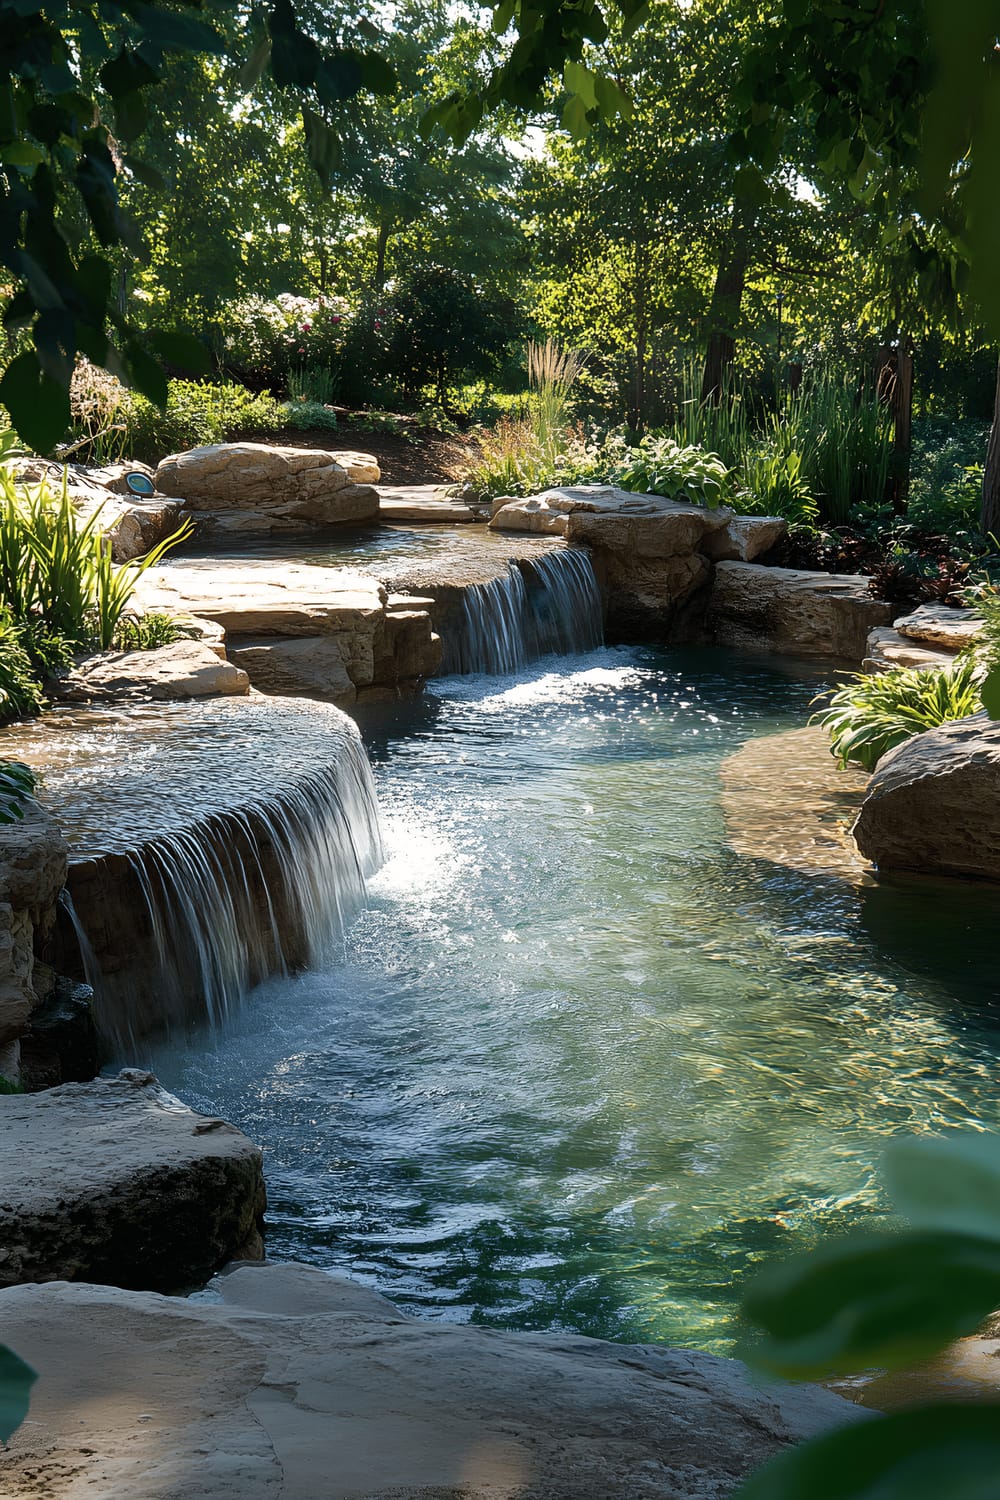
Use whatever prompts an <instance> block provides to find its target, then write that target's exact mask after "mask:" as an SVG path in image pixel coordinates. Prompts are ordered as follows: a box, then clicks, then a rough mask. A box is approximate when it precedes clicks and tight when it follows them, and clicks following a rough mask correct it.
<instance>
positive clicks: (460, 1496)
mask: <svg viewBox="0 0 1000 1500" xmlns="http://www.w3.org/2000/svg"><path fill="white" fill-rule="evenodd" d="M212 1286H213V1290H215V1291H217V1292H218V1294H219V1296H220V1298H221V1302H220V1303H217V1304H205V1303H197V1304H196V1303H191V1302H184V1301H178V1300H177V1299H170V1298H164V1297H157V1296H152V1295H149V1294H148V1293H135V1292H124V1291H117V1290H112V1289H109V1288H106V1287H95V1286H66V1285H55V1286H46V1287H18V1288H15V1289H13V1290H11V1291H8V1292H5V1293H3V1294H2V1295H0V1325H2V1327H3V1330H4V1337H5V1339H7V1340H9V1342H10V1343H11V1345H12V1346H13V1347H15V1348H17V1350H18V1352H19V1353H21V1354H22V1355H23V1356H24V1357H25V1358H26V1359H27V1360H28V1361H29V1362H30V1363H31V1364H32V1365H33V1366H34V1368H35V1369H37V1370H38V1371H39V1376H40V1378H39V1381H38V1384H37V1385H36V1387H35V1391H34V1393H33V1399H32V1407H31V1417H30V1420H29V1421H28V1422H27V1423H26V1424H25V1425H24V1426H23V1427H22V1428H21V1429H20V1431H19V1432H18V1433H17V1434H15V1437H14V1439H13V1443H12V1445H11V1447H10V1449H9V1450H8V1451H7V1452H6V1453H5V1454H3V1455H2V1456H0V1483H2V1485H3V1490H4V1495H5V1496H7V1497H9V1500H28V1497H31V1500H35V1497H37V1496H38V1495H40V1494H41V1493H42V1491H43V1489H44V1493H45V1494H46V1495H49V1496H53V1497H66V1500H70V1497H72V1496H74V1495H76V1494H77V1493H82V1488H81V1487H82V1486H83V1485H86V1487H87V1490H88V1493H90V1492H91V1491H92V1492H93V1493H95V1494H97V1493H99V1494H100V1495H101V1496H102V1497H104V1500H134V1497H135V1496H137V1495H142V1496H143V1497H144V1500H178V1497H180V1496H185V1495H194V1494H195V1493H197V1494H198V1495H200V1496H203V1497H205V1500H237V1497H238V1500H265V1497H266V1500H277V1497H278V1496H279V1495H280V1496H281V1500H317V1497H320V1496H322V1497H323V1500H514V1497H515V1496H516V1497H518V1500H610V1497H611V1496H621V1497H623V1500H624V1497H626V1496H627V1497H628V1500H724V1497H725V1496H728V1495H729V1494H730V1493H731V1492H732V1489H733V1487H734V1485H735V1483H736V1481H737V1480H738V1479H739V1478H741V1477H742V1476H743V1475H744V1474H745V1473H747V1472H748V1471H749V1470H750V1469H752V1468H754V1467H755V1466H756V1465H757V1464H759V1463H760V1462H762V1461H763V1460H764V1459H766V1458H769V1457H770V1456H771V1455H772V1454H774V1453H776V1452H778V1451H780V1450H781V1449H783V1448H784V1447H786V1446H787V1445H789V1444H790V1443H793V1442H797V1441H800V1440H801V1439H803V1438H806V1437H809V1436H812V1435H813V1434H814V1433H816V1432H819V1431H823V1430H824V1429H828V1428H831V1427H834V1426H838V1425H842V1424H843V1425H846V1424H848V1423H852V1422H857V1421H864V1420H866V1419H867V1418H868V1417H869V1416H870V1414H869V1413H865V1412H863V1411H862V1410H860V1409H859V1408H858V1407H856V1406H852V1405H851V1404H849V1403H848V1402H846V1401H844V1400H843V1399H842V1398H841V1397H839V1396H835V1395H833V1394H831V1393H830V1392H829V1391H823V1390H819V1389H818V1388H816V1387H810V1386H796V1387H792V1386H784V1387H780V1388H778V1387H774V1386H771V1387H766V1386H765V1387H761V1386H758V1385H757V1384H756V1383H755V1382H754V1381H753V1379H752V1378H751V1377H750V1375H749V1372H748V1371H747V1370H746V1369H745V1368H744V1367H743V1366H742V1365H739V1364H737V1363H736V1362H735V1361H734V1360H726V1359H718V1358H715V1357H713V1356H711V1355H706V1354H698V1353H693V1352H690V1351H686V1350H674V1349H668V1348H661V1347H653V1346H649V1345H626V1344H609V1343H604V1342H602V1341H600V1340H598V1339H588V1338H580V1337H574V1336H573V1335H569V1334H529V1333H501V1332H497V1331H495V1330H492V1329H486V1328H475V1327H470V1326H457V1325H454V1324H446V1323H438V1322H418V1321H416V1320H413V1319H410V1318H406V1317H403V1316H402V1315H401V1314H400V1313H399V1312H398V1311H397V1310H396V1309H395V1308H393V1307H392V1305H391V1304H390V1303H388V1302H386V1301H385V1299H384V1298H382V1297H380V1296H379V1295H378V1294H377V1293H375V1292H372V1291H370V1290H368V1289H366V1288H364V1287H359V1286H357V1285H355V1284H353V1283H351V1282H346V1281H344V1280H343V1279H341V1278H336V1277H332V1276H329V1275H326V1274H325V1273H324V1272H322V1271H320V1270H317V1269H315V1268H312V1267H307V1266H297V1265H276V1266H275V1265H271V1266H261V1267H244V1268H239V1269H237V1270H235V1271H233V1272H232V1274H230V1275H228V1276H223V1277H220V1278H219V1279H218V1280H217V1281H215V1282H213V1284H212ZM123 1371H127V1372H128V1374H127V1379H123V1378H122V1372H123ZM81 1391H84V1392H86V1397H87V1404H86V1407H85V1408H83V1409H81V1406H80V1399H81ZM81 1410H85V1413H86V1430H85V1431H84V1430H83V1429H81V1426H80V1418H81ZM81 1449H83V1450H84V1451H83V1452H82V1453H81Z"/></svg>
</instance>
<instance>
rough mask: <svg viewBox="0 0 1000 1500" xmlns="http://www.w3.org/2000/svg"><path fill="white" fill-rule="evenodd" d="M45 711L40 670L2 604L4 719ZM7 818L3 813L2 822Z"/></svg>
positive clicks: (0, 693)
mask: <svg viewBox="0 0 1000 1500" xmlns="http://www.w3.org/2000/svg"><path fill="white" fill-rule="evenodd" d="M41 711H42V690H41V686H40V684H39V680H38V674H37V673H36V671H35V668H34V667H33V665H32V661H31V657H30V656H29V655H28V652H27V651H26V650H25V647H24V642H23V640H22V639H21V632H20V629H19V628H18V626H17V624H16V622H15V621H14V619H13V618H12V616H11V613H10V611H9V610H8V609H3V608H0V723H3V724H9V723H10V722H11V721H12V720H13V719H31V718H34V717H35V715H36V714H39V713H41ZM6 821H7V819H5V818H3V817H2V816H0V822H6Z"/></svg>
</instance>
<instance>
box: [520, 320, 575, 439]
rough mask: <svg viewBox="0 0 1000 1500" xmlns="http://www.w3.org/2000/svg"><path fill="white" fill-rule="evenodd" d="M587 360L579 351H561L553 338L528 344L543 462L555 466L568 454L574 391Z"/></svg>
mask: <svg viewBox="0 0 1000 1500" xmlns="http://www.w3.org/2000/svg"><path fill="white" fill-rule="evenodd" d="M585 365H586V359H585V358H584V356H583V355H582V354H581V353H580V351H579V350H578V349H561V348H560V347H559V345H558V344H557V343H555V341H554V340H553V339H546V341H545V343H544V344H536V343H534V342H533V341H529V343H528V385H529V386H530V388H531V390H532V392H533V393H534V400H533V402H532V422H533V425H534V437H535V444H536V447H537V448H538V451H539V453H540V454H541V457H542V459H543V460H545V461H547V462H548V463H549V464H550V465H552V466H554V465H555V463H556V460H557V459H558V458H559V456H560V454H562V453H563V452H564V451H565V448H566V437H567V431H568V428H569V417H570V392H571V391H572V389H573V386H574V384H575V382H576V380H577V378H578V376H579V375H580V374H581V372H582V370H583V368H584V366H585Z"/></svg>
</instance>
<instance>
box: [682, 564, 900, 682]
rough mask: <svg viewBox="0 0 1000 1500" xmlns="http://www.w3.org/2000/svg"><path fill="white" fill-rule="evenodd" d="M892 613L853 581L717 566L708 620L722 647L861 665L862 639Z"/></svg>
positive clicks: (857, 577) (859, 580)
mask: <svg viewBox="0 0 1000 1500" xmlns="http://www.w3.org/2000/svg"><path fill="white" fill-rule="evenodd" d="M893 613H894V610H893V606H892V605H891V604H886V603H885V602H884V601H883V600H881V599H874V598H873V597H872V595H871V594H870V593H869V591H868V579H867V578H865V577H864V576H863V575H862V574H857V573H815V572H808V571H805V570H802V569H798V568H766V567H762V566H761V565H760V564H758V563H744V562H720V563H719V564H718V566H717V568H716V570H715V583H714V586H713V588H712V595H711V599H710V601H709V607H708V618H709V623H710V625H711V628H712V630H713V633H714V636H715V639H716V640H717V641H718V642H719V643H720V645H725V646H745V647H756V648H757V649H764V650H767V651H784V652H787V653H789V654H790V655H799V656H831V657H835V658H838V659H840V660H842V661H851V662H860V661H863V660H864V658H865V656H866V655H867V654H868V651H867V646H868V635H869V633H870V631H872V630H874V629H875V628H876V627H877V626H879V625H889V624H890V623H891V622H892V617H893Z"/></svg>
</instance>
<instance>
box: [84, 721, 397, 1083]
mask: <svg viewBox="0 0 1000 1500" xmlns="http://www.w3.org/2000/svg"><path fill="white" fill-rule="evenodd" d="M253 707H254V708H256V705H253ZM268 707H269V709H270V712H269V713H268V714H267V716H266V718H265V717H264V716H263V715H262V714H261V713H260V712H259V711H258V712H257V713H255V715H254V718H255V720H260V722H261V728H262V729H266V730H269V732H270V733H271V734H272V735H273V736H275V737H276V735H277V730H276V726H275V725H274V724H273V722H272V721H273V720H275V719H276V717H277V715H276V714H275V713H274V710H276V709H281V708H283V709H284V710H285V714H286V717H287V720H288V724H289V738H288V743H286V744H285V745H284V746H282V744H281V741H280V739H277V738H276V741H275V743H274V745H273V748H274V749H275V750H277V751H279V753H280V750H281V749H282V748H284V750H285V752H286V754H287V755H288V756H289V759H290V760H292V762H293V763H292V764H290V765H289V764H283V763H282V761H281V760H280V758H276V759H275V761H274V763H273V764H272V766H271V767H270V771H271V774H270V776H268V775H267V774H266V768H265V767H264V766H262V765H259V766H252V767H251V769H252V771H253V772H254V774H253V776H251V777H250V778H248V776H247V769H248V767H247V763H246V762H247V759H248V757H246V756H244V754H243V753H241V752H242V747H241V746H240V745H239V744H238V742H237V743H233V744H232V745H231V750H232V752H233V755H232V767H231V774H230V777H229V780H230V781H231V782H232V783H233V784H234V787H235V785H236V783H238V784H239V795H233V796H231V797H230V803H231V805H229V806H225V805H219V801H220V798H219V797H218V795H216V796H213V787H212V786H211V785H210V784H208V785H206V787H205V788H204V790H203V789H202V788H200V787H198V786H197V785H193V786H192V787H191V788H190V792H189V797H188V803H187V811H186V813H185V812H184V811H183V810H180V811H179V810H178V808H177V806H176V802H175V801H174V800H173V799H170V798H167V799H166V800H167V801H168V803H169V804H170V814H171V816H170V817H167V816H166V808H165V816H164V817H163V819H162V822H161V825H160V827H159V828H158V829H157V828H156V826H155V824H154V825H153V828H152V829H151V830H150V833H149V835H148V837H141V838H140V839H138V840H135V841H134V842H132V843H131V845H130V846H129V847H119V848H113V847H112V848H107V847H105V848H103V849H98V850H96V851H94V852H92V853H88V855H87V857H82V858H76V859H72V860H71V863H70V871H69V880H68V887H67V890H68V896H67V899H66V901H65V902H64V904H63V920H62V930H61V933H60V934H59V937H58V941H59V942H60V943H61V945H62V947H63V951H64V954H67V955H70V958H71V964H70V966H72V967H77V968H82V969H83V971H84V973H85V977H86V979H87V981H88V983H89V984H90V985H91V986H92V987H93V989H94V995H95V999H94V1014H95V1019H96V1022H97V1025H98V1028H99V1030H100V1032H101V1034H102V1036H103V1037H104V1039H105V1042H106V1044H107V1045H108V1047H109V1048H110V1049H111V1050H112V1051H113V1053H114V1054H115V1056H116V1057H119V1058H122V1057H125V1058H128V1059H130V1060H137V1058H138V1057H139V1055H140V1054H141V1041H142V1038H143V1037H144V1036H145V1035H147V1034H149V1033H151V1032H155V1031H162V1030H164V1029H166V1030H168V1031H169V1030H171V1029H176V1028H178V1027H181V1026H184V1025H186V1024H188V1023H189V1022H191V1021H202V1022H205V1021H207V1022H209V1023H210V1024H219V1023H221V1022H223V1021H225V1020H226V1019H227V1018H229V1017H231V1016H232V1015H233V1013H234V1011H235V1009H236V1008H237V1007H238V1005H239V1003H240V1001H241V1000H242V998H243V997H244V996H245V995H246V993H247V992H248V991H249V990H250V989H251V988H253V986H254V985H256V984H259V983H260V982H261V981H262V980H263V979H266V978H267V977H268V976H269V975H271V974H276V973H287V972H289V971H291V970H293V969H296V968H301V967H304V966H308V965H312V964H314V963H316V962H317V961H318V960H320V959H321V958H322V957H323V955H324V952H325V951H328V950H329V948H330V946H331V945H332V944H333V943H334V942H335V941H336V940H337V939H338V938H340V937H341V936H342V934H343V932H344V930H345V927H346V925H347V923H348V922H349V921H350V920H351V918H352V917H353V916H354V915H355V914H356V912H357V911H358V910H359V909H360V907H361V905H362V902H363V900H364V892H365V881H366V879H367V877H368V876H369V875H371V874H372V873H373V872H374V870H375V869H377V867H378V865H379V864H380V863H381V858H382V847H381V839H380V834H379V826H378V813H377V807H376V802H375V789H374V782H373V779H372V774H371V768H370V766H369V763H368V758H367V756H366V754H365V751H364V747H363V745H362V742H361V739H360V736H359V735H358V733H357V730H356V729H355V728H354V726H353V725H350V724H349V721H347V720H346V718H345V717H344V716H343V715H341V714H338V712H337V710H335V709H330V708H328V707H327V706H326V705H305V706H303V705H300V704H298V703H296V704H291V703H287V704H286V703H283V702H282V700H275V699H272V700H270V704H269V705H268ZM313 707H315V709H316V711H317V714H318V715H320V716H321V718H320V724H319V729H320V731H321V734H320V735H319V736H317V737H316V739H315V741H314V743H312V744H311V745H310V746H309V748H310V750H311V752H312V763H311V764H308V763H306V761H305V752H304V750H303V749H302V748H301V747H299V750H298V758H297V759H295V757H294V755H293V751H294V749H295V744H294V733H295V727H296V726H295V720H296V718H301V717H302V715H303V712H304V708H306V709H309V710H311V709H312V708H313ZM205 711H206V710H205V708H204V707H203V708H202V709H200V710H199V712H200V713H202V714H205ZM331 716H336V719H335V721H334V722H333V723H332V724H331ZM219 723H220V726H221V727H222V728H223V729H226V728H227V727H228V728H229V730H230V734H232V735H233V737H234V739H235V738H236V731H237V730H238V728H239V726H238V725H237V723H236V722H235V719H234V718H233V715H232V712H230V713H229V714H228V715H224V714H223V713H222V712H220V713H219ZM331 729H332V731H333V732H332V733H331ZM168 753H169V752H168ZM317 761H319V763H318V764H317ZM262 772H264V773H265V774H264V775H262V774H261V773H262ZM216 774H217V775H219V774H221V768H218V769H217V772H216ZM210 780H211V778H208V781H209V782H210ZM248 781H249V782H252V790H250V791H248ZM262 782H263V784H261V783H262ZM199 802H200V803H201V806H200V807H199ZM213 802H214V803H215V805H212V804H213ZM164 823H169V824H171V825H172V826H167V827H164V826H163V824H164ZM73 959H75V963H72V960H73ZM64 961H65V960H64Z"/></svg>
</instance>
